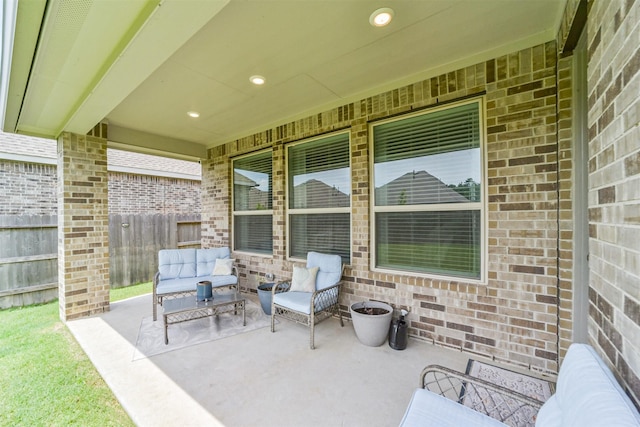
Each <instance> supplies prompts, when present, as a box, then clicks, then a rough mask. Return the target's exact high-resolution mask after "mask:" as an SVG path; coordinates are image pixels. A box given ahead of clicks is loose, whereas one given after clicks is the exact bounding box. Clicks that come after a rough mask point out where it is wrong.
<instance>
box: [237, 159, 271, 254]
mask: <svg viewBox="0 0 640 427" xmlns="http://www.w3.org/2000/svg"><path fill="white" fill-rule="evenodd" d="M267 151H268V152H271V173H272V175H273V149H272V148H267V149H265V150H260V151H254V152H251V153H248V154H243V155H241V156H237V157H234V158H232V159H231V197H230V201H231V235H230V238H229V240H230V245H229V246H230V247H231V250H232V251H233V252H237V253H239V254H247V255H252V256H258V257H264V258H273V247H272V250H271V254H265V253H262V252H252V251H247V250H243V249H237V248H236V247H235V245H236V231H235V226H236V224H235V222H236V215H239V216H252V215H256V216H258V215H264V216H266V215H271V222H272V223H273V200H272V201H271V207H272V209H265V210H262V211H258V210H240V211H236V210H234V206H235V200H234V197H235V191H234V185H235V178H234V175H235V174H234V169H235V167H234V164H235V162H236V160H241V159H244V158H247V157H251V156H255V155H257V154H262V153H265V152H267ZM271 186H272V187H273V179H272V182H271ZM271 192H272V193H273V188H271Z"/></svg>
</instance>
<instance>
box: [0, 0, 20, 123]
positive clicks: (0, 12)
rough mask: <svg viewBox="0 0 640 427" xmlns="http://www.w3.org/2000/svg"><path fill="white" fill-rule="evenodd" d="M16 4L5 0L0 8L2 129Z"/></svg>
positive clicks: (9, 73) (0, 115)
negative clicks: (0, 24) (0, 28)
mask: <svg viewBox="0 0 640 427" xmlns="http://www.w3.org/2000/svg"><path fill="white" fill-rule="evenodd" d="M17 6H18V4H17V2H16V1H15V0H5V1H3V2H2V8H0V22H1V23H2V35H1V37H2V45H1V46H0V61H1V62H0V129H4V116H5V110H6V106H7V96H8V94H9V77H10V75H11V57H12V54H13V39H14V35H15V28H16V15H17V13H18V7H17Z"/></svg>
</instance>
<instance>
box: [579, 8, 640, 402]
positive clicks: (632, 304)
mask: <svg viewBox="0 0 640 427" xmlns="http://www.w3.org/2000/svg"><path fill="white" fill-rule="evenodd" d="M590 6H591V8H590V11H589V16H588V22H587V28H588V32H587V34H588V45H587V46H588V55H589V59H588V67H587V70H588V92H589V99H588V102H589V139H590V142H589V225H590V233H589V234H590V245H589V251H590V260H589V263H590V271H591V275H590V289H589V300H590V322H589V336H590V340H591V343H592V344H593V345H594V346H596V347H597V349H598V351H599V353H600V354H601V355H603V356H604V358H605V359H606V360H607V362H608V363H609V364H610V365H611V366H612V367H613V369H614V371H615V373H616V374H617V376H618V377H619V378H621V379H622V385H623V386H624V387H625V388H626V389H627V390H628V391H629V394H630V395H631V396H632V398H633V399H634V400H635V404H636V406H639V407H640V245H639V243H638V242H640V142H639V141H640V126H639V125H640V98H639V97H638V94H640V44H639V43H638V40H639V39H640V24H639V18H638V17H639V16H640V2H639V1H622V0H612V1H594V2H591V3H590Z"/></svg>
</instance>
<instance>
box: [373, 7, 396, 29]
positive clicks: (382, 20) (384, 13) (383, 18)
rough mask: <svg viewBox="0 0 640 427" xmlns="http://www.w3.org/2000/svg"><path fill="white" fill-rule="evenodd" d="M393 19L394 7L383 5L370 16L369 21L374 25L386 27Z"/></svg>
mask: <svg viewBox="0 0 640 427" xmlns="http://www.w3.org/2000/svg"><path fill="white" fill-rule="evenodd" d="M391 19H393V9H391V8H388V7H383V8H381V9H378V10H376V11H374V12H373V13H372V14H371V16H370V17H369V23H370V24H371V25H373V26H374V27H384V26H385V25H387V24H388V23H389V22H391Z"/></svg>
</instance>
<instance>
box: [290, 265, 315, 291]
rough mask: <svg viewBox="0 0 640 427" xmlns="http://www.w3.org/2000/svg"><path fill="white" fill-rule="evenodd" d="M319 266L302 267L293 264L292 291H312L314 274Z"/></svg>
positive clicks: (313, 288) (313, 289)
mask: <svg viewBox="0 0 640 427" xmlns="http://www.w3.org/2000/svg"><path fill="white" fill-rule="evenodd" d="M318 269H319V267H312V268H304V267H298V266H295V265H294V266H293V276H292V277H291V289H289V290H290V291H292V292H314V291H315V290H316V275H317V274H318Z"/></svg>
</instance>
